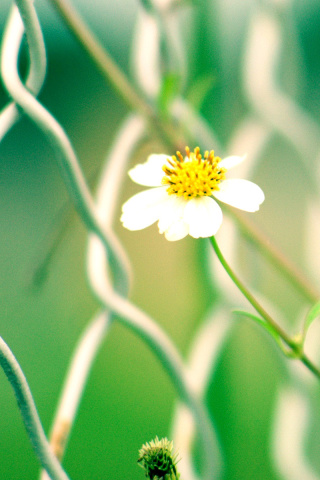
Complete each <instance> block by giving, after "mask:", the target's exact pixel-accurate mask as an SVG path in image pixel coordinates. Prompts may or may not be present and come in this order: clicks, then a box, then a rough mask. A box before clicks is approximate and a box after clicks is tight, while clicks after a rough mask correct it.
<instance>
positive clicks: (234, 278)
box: [210, 237, 320, 379]
mask: <svg viewBox="0 0 320 480" xmlns="http://www.w3.org/2000/svg"><path fill="white" fill-rule="evenodd" d="M210 241H211V244H212V246H213V249H214V251H215V253H216V255H217V257H218V259H219V261H220V263H221V265H222V266H223V268H224V269H225V271H226V272H227V274H228V275H229V277H230V278H231V280H232V281H233V283H234V284H235V285H236V286H237V287H238V289H239V290H240V292H241V293H242V294H243V295H244V296H245V297H246V299H247V300H248V302H249V303H250V304H251V305H252V306H253V308H254V309H255V310H256V311H257V312H258V313H259V315H261V317H262V318H263V319H264V320H265V321H266V322H267V324H268V325H269V326H270V327H271V328H272V329H273V330H274V331H275V332H277V334H278V335H279V337H280V338H281V339H282V340H283V342H284V343H285V344H286V345H287V346H288V347H289V348H290V349H291V351H292V352H293V353H295V354H296V355H295V358H297V359H299V360H300V361H301V362H302V363H303V364H304V365H305V366H306V367H307V368H308V369H309V370H310V371H311V372H312V373H313V374H314V375H316V376H317V377H318V378H319V379H320V370H319V369H318V368H317V367H316V366H315V365H314V364H313V363H312V362H311V360H310V359H309V358H308V357H307V356H306V355H305V354H304V353H303V352H302V353H301V354H298V350H297V344H296V342H295V341H294V340H293V339H292V338H291V337H290V336H289V335H288V334H287V333H286V332H285V331H284V330H283V329H282V328H281V327H280V325H278V324H277V322H276V321H275V320H274V319H273V318H272V317H271V315H269V313H268V312H267V311H266V310H265V309H264V308H263V306H262V305H261V304H260V303H259V302H258V300H257V299H256V298H255V297H254V295H252V293H251V292H250V291H249V290H248V288H247V287H246V286H245V285H244V283H243V282H242V281H241V280H240V279H239V277H238V276H237V275H236V274H235V272H234V271H233V270H232V268H231V267H230V265H229V264H228V262H227V261H226V259H225V258H224V256H223V254H222V252H221V250H220V248H219V246H218V243H217V241H216V239H215V237H211V238H210Z"/></svg>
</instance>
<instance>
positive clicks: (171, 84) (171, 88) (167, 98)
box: [158, 73, 181, 117]
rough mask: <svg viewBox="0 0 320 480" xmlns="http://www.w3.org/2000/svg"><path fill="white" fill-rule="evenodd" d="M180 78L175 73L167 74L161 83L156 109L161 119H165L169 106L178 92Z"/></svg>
mask: <svg viewBox="0 0 320 480" xmlns="http://www.w3.org/2000/svg"><path fill="white" fill-rule="evenodd" d="M180 83H181V82H180V76H179V75H178V74H176V73H168V74H167V75H165V77H164V78H163V81H162V85H161V90H160V93H159V97H158V109H159V112H160V115H161V116H162V117H166V116H167V115H168V112H169V108H170V105H171V103H172V101H173V100H174V98H175V97H176V96H177V94H178V93H179V90H180Z"/></svg>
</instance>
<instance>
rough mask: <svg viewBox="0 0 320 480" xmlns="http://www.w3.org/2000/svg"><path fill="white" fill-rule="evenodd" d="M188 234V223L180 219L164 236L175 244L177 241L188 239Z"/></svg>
mask: <svg viewBox="0 0 320 480" xmlns="http://www.w3.org/2000/svg"><path fill="white" fill-rule="evenodd" d="M188 233H189V228H188V225H187V224H186V222H184V221H183V220H182V219H180V220H178V221H177V222H174V223H172V225H170V227H169V228H168V229H167V230H166V231H165V233H164V236H165V237H166V239H167V240H169V241H170V242H175V241H176V240H181V239H182V238H184V237H186V236H187V235H188Z"/></svg>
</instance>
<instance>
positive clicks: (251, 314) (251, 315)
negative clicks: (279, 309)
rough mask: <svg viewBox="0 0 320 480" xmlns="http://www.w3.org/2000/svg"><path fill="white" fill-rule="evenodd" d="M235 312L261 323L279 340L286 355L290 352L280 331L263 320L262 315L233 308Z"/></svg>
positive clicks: (278, 342)
mask: <svg viewBox="0 0 320 480" xmlns="http://www.w3.org/2000/svg"><path fill="white" fill-rule="evenodd" d="M232 312H233V313H235V314H236V315H240V316H243V317H247V318H250V319H251V320H253V321H254V322H255V323H258V324H259V325H261V326H262V327H263V328H264V329H265V330H266V331H267V332H268V333H270V335H271V336H272V337H273V338H274V340H275V341H276V342H277V344H278V345H279V347H280V348H281V350H282V351H283V352H284V353H285V355H288V354H289V352H288V350H287V349H286V348H285V346H284V344H283V342H282V340H281V337H280V335H279V334H278V332H276V331H275V330H274V329H273V328H272V326H271V325H269V324H268V323H267V322H266V321H265V320H263V319H262V318H261V317H257V315H254V314H253V313H251V312H246V311H245V310H232Z"/></svg>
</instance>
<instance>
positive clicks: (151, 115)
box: [51, 0, 320, 303]
mask: <svg viewBox="0 0 320 480" xmlns="http://www.w3.org/2000/svg"><path fill="white" fill-rule="evenodd" d="M51 3H52V5H53V6H54V7H55V8H56V9H57V11H58V13H59V14H60V15H61V17H62V19H63V20H64V22H65V23H66V25H67V26H68V28H69V30H70V32H71V33H72V34H73V35H74V36H75V38H76V39H77V40H78V42H79V43H80V44H81V46H82V47H83V48H84V49H85V51H86V52H87V53H88V55H89V56H90V58H91V59H92V60H93V62H94V63H95V65H96V67H97V68H98V69H99V71H100V72H101V73H102V74H103V76H104V78H105V79H106V80H107V81H108V82H110V84H111V85H112V87H113V88H114V89H115V91H117V93H118V94H119V96H120V97H121V98H122V100H123V101H124V102H125V103H126V104H127V105H128V106H129V108H132V109H133V110H135V111H136V112H139V113H140V114H141V115H142V117H143V118H144V119H145V120H146V121H147V122H148V125H149V127H151V130H152V133H153V134H154V135H155V136H156V138H158V139H160V140H161V142H162V143H163V145H164V146H165V147H166V148H168V150H169V151H172V152H174V151H175V150H177V149H180V150H183V148H184V146H185V145H186V144H187V143H188V142H187V140H186V139H185V138H183V136H182V135H181V132H180V131H179V129H178V128H177V124H176V122H174V120H171V121H170V119H166V123H164V119H163V118H160V116H159V115H157V114H156V111H155V110H154V108H153V107H152V106H151V105H150V104H149V103H148V102H147V101H146V100H145V98H144V97H143V95H141V94H140V93H139V92H138V91H137V90H136V89H135V88H134V87H133V86H132V85H131V84H130V82H129V80H128V78H127V77H126V76H125V74H124V73H123V72H122V71H121V69H120V68H119V67H118V66H117V65H116V63H115V62H114V60H113V59H112V57H111V56H110V55H109V54H108V52H106V50H105V49H104V48H103V47H102V45H101V44H100V43H99V41H98V40H97V38H96V37H95V36H94V34H93V33H92V31H91V30H90V29H89V27H88V26H87V25H86V24H85V22H84V21H83V20H82V18H80V16H79V15H78V13H77V12H76V10H75V9H74V8H73V7H72V6H71V5H70V4H69V3H68V2H67V1H66V0H51ZM232 214H233V217H234V218H236V221H237V223H238V225H239V226H240V228H241V230H242V232H245V231H246V229H247V228H248V227H250V238H251V240H252V241H253V242H254V243H255V244H256V245H258V246H259V248H260V250H261V252H263V253H264V255H265V256H266V257H267V258H268V260H269V261H271V262H272V263H273V264H274V265H276V267H277V268H278V269H279V270H280V271H281V272H282V273H283V274H284V275H285V276H286V278H287V279H288V280H289V281H290V283H291V284H292V285H293V286H294V287H295V288H296V289H297V290H298V291H299V292H300V293H301V294H302V295H303V296H304V297H305V298H306V299H307V300H308V301H310V302H311V303H314V302H316V301H317V300H318V299H319V297H320V293H319V292H318V291H316V290H315V289H314V287H313V286H312V285H310V282H309V281H308V280H307V279H306V278H305V276H304V274H303V273H302V272H301V271H300V270H299V269H298V268H297V267H296V266H294V265H293V264H292V262H290V261H289V260H288V258H286V256H285V255H283V253H281V252H279V250H278V249H277V248H276V247H275V246H273V245H271V244H270V242H268V240H267V239H266V237H265V236H264V235H263V234H262V233H261V232H258V231H257V229H256V228H253V226H252V225H251V224H249V225H248V222H247V221H246V220H245V219H244V217H243V216H240V215H237V213H235V214H234V213H232Z"/></svg>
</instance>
